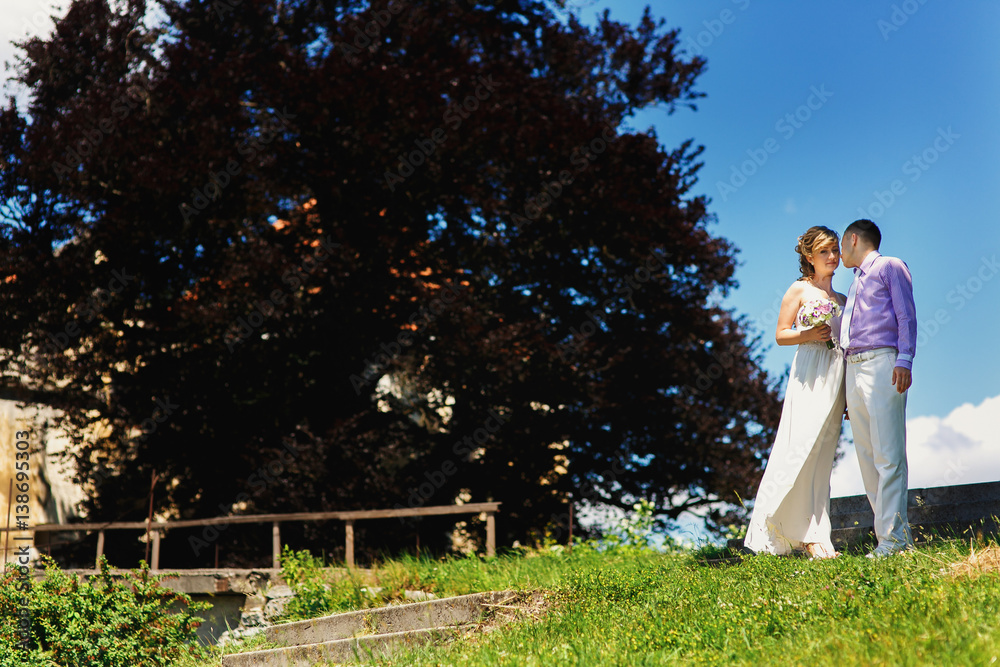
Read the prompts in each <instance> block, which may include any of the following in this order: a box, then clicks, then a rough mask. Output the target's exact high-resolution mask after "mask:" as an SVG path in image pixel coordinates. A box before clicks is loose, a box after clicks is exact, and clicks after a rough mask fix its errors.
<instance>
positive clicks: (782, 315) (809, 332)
mask: <svg viewBox="0 0 1000 667" xmlns="http://www.w3.org/2000/svg"><path fill="white" fill-rule="evenodd" d="M804 289H805V285H804V284H803V283H802V281H799V280H796V281H795V282H794V283H792V286H791V287H789V288H788V291H787V292H785V296H784V297H782V299H781V311H780V312H779V313H778V327H777V329H776V330H775V332H774V340H775V341H776V342H777V343H778V345H798V344H800V343H808V342H810V341H824V340H830V327H829V326H827V325H826V324H824V325H823V326H821V327H816V328H815V329H805V330H804V331H799V330H798V329H793V328H792V325H793V324H795V316H796V315H797V314H798V312H799V306H801V305H802V295H803V291H804Z"/></svg>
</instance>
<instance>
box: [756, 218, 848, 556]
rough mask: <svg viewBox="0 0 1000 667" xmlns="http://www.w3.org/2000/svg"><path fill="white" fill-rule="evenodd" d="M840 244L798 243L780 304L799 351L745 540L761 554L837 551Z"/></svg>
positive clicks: (810, 235) (781, 336) (826, 234)
mask: <svg viewBox="0 0 1000 667" xmlns="http://www.w3.org/2000/svg"><path fill="white" fill-rule="evenodd" d="M839 247H840V246H839V239H838V237H837V233H836V232H834V231H833V230H831V229H828V228H826V227H810V228H809V230H808V231H807V232H806V233H805V234H803V235H802V236H800V237H799V242H798V245H796V246H795V251H796V252H797V253H798V255H799V270H800V271H801V272H802V277H801V278H799V279H798V280H796V281H795V282H794V283H792V286H791V287H789V288H788V291H787V292H785V296H784V298H783V299H782V301H781V312H780V313H779V315H778V326H777V331H776V332H775V339H776V340H777V342H778V345H798V349H797V350H796V351H795V358H794V359H793V360H792V368H791V373H790V374H789V377H788V387H787V388H786V389H785V402H784V405H783V406H782V409H781V421H780V422H779V424H778V431H777V433H776V434H775V438H774V445H773V446H772V447H771V454H770V456H769V457H768V461H767V468H766V469H765V470H764V478H763V479H762V480H761V482H760V487H759V488H758V490H757V498H756V500H755V501H754V505H753V514H752V515H751V517H750V527H749V528H748V529H747V536H746V539H745V540H744V544H745V545H746V546H747V548H749V549H751V550H753V551H754V552H756V553H770V554H788V553H790V552H793V551H804V552H806V553H808V554H809V555H810V556H812V557H813V558H833V557H834V556H837V555H838V554H837V552H836V551H834V549H833V543H832V542H831V541H830V474H831V473H832V472H833V459H834V455H835V454H836V451H837V443H838V442H839V441H840V430H841V421H842V419H843V416H844V407H845V403H846V398H845V393H844V356H843V351H842V350H841V349H840V346H839V345H838V344H837V333H839V331H840V313H841V312H842V311H843V308H844V304H845V302H846V300H847V299H846V297H845V296H844V295H843V294H840V293H838V292H835V291H834V290H833V285H832V280H833V272H834V271H835V270H836V269H837V267H838V266H839V265H840V250H839ZM833 304H836V307H834V306H833ZM826 311H832V315H833V317H832V318H831V319H829V320H828V323H827V324H819V325H817V326H813V324H814V323H815V322H816V319H815V314H816V313H823V312H826ZM826 317H829V316H826ZM819 319H822V317H820V318H819Z"/></svg>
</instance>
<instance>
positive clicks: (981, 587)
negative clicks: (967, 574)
mask: <svg viewBox="0 0 1000 667" xmlns="http://www.w3.org/2000/svg"><path fill="white" fill-rule="evenodd" d="M968 553H969V545H967V544H965V545H963V544H961V543H957V542H951V543H940V542H939V543H936V544H932V545H931V546H926V547H924V548H922V549H921V550H919V551H917V552H916V553H912V554H907V555H902V556H894V557H892V558H889V559H883V560H878V561H872V560H868V559H866V558H863V557H861V556H842V557H841V558H838V559H836V560H833V561H809V560H806V559H801V558H779V557H773V556H752V557H748V558H744V559H743V561H742V562H740V563H739V564H733V565H723V566H719V567H708V566H705V565H703V564H700V563H699V562H698V561H697V560H696V558H695V557H694V556H693V555H691V554H686V555H677V554H675V555H654V554H644V555H640V554H632V555H619V556H602V557H599V558H596V559H588V558H583V557H575V560H573V561H570V560H567V561H566V567H565V568H564V569H563V571H562V576H561V577H558V581H556V582H555V583H556V585H555V586H554V589H555V591H556V592H557V595H556V605H555V606H554V607H553V608H552V609H550V611H549V612H548V613H547V614H546V615H545V616H544V617H543V618H542V619H541V620H533V619H526V620H524V621H521V622H518V623H515V624H513V625H510V626H508V627H507V628H505V629H504V630H503V631H501V632H493V633H489V634H483V635H478V636H474V637H472V638H469V639H466V640H462V641H457V642H454V643H452V644H450V645H446V646H442V647H434V648H430V649H424V650H419V651H414V652H411V653H408V654H406V655H400V656H397V657H395V658H394V659H392V660H389V661H385V662H384V663H382V664H386V665H457V664H461V665H755V666H756V665H779V664H780V665H797V664H809V665H962V666H966V665H989V664H995V663H997V661H998V656H1000V575H998V574H987V575H984V576H982V577H979V578H978V579H976V580H975V581H972V580H969V579H967V578H959V579H955V578H953V577H951V576H949V575H947V574H944V573H942V569H945V570H948V569H949V568H948V563H950V562H955V561H960V560H962V559H963V558H964V557H965V556H967V555H968ZM553 574H554V572H553ZM547 579H548V580H550V581H551V580H552V577H551V576H549V577H547Z"/></svg>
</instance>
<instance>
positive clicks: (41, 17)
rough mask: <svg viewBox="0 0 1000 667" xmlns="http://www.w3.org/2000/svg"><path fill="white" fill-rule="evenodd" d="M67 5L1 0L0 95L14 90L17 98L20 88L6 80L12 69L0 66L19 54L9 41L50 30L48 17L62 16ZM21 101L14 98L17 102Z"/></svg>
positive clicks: (63, 1)
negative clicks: (0, 83)
mask: <svg viewBox="0 0 1000 667" xmlns="http://www.w3.org/2000/svg"><path fill="white" fill-rule="evenodd" d="M68 6H69V0H3V9H0V79H2V80H3V87H2V89H0V98H6V97H7V96H8V95H14V94H16V95H18V97H19V98H20V97H21V95H22V92H23V91H22V90H21V89H19V88H16V87H15V86H14V85H13V84H10V83H8V82H7V78H8V77H9V76H11V75H12V74H13V72H12V71H9V70H5V69H2V68H3V63H10V64H11V65H13V64H14V57H15V56H16V55H19V54H20V51H18V50H17V48H16V47H15V46H14V44H13V42H15V41H16V42H20V41H23V40H24V39H26V38H28V37H39V36H47V35H49V34H51V33H52V28H53V27H55V23H54V22H53V20H52V18H51V17H52V16H62V15H63V14H65V13H66V8H67V7H68ZM23 101H24V100H23V99H19V100H18V102H19V103H23Z"/></svg>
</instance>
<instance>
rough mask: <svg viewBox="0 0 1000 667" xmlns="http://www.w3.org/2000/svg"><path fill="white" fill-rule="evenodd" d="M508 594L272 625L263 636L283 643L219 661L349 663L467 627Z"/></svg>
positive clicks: (267, 665) (231, 665) (263, 666)
mask: <svg viewBox="0 0 1000 667" xmlns="http://www.w3.org/2000/svg"><path fill="white" fill-rule="evenodd" d="M511 595H512V594H511V593H509V592H504V591H493V592H487V593H473V594H471V595H460V596H457V597H451V598H441V599H438V600H430V601H428V602H417V603H413V604H403V605H392V606H388V607H380V608H377V609H363V610H359V611H351V612H346V613H343V614H334V615H332V616H323V617H321V618H313V619H309V620H305V621H294V622H291V623H282V624H280V625H273V626H271V627H268V628H265V629H264V632H263V634H264V637H265V639H266V640H267V641H268V642H269V643H275V644H281V645H283V648H276V649H269V650H264V651H253V652H248V653H235V654H232V655H227V656H225V657H223V659H222V665H223V667H250V666H251V665H253V666H254V667H279V666H280V667H292V666H296V667H298V666H300V665H301V666H302V667H306V666H310V665H315V664H317V661H322V660H327V661H332V662H351V661H353V660H354V659H355V658H354V656H355V655H358V654H360V655H361V656H362V657H364V656H367V655H368V654H369V652H371V653H373V654H376V655H385V654H386V653H388V652H391V651H394V650H398V649H399V648H400V647H402V646H406V645H408V644H421V643H426V642H429V641H433V640H435V639H436V638H441V637H446V636H449V635H451V634H454V633H456V632H458V631H459V629H461V628H464V627H468V626H471V625H473V624H475V623H477V622H479V621H480V620H481V619H482V617H483V615H484V612H485V611H486V609H487V608H488V606H489V605H493V604H498V603H500V602H502V601H503V600H506V599H508V598H510V597H511Z"/></svg>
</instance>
